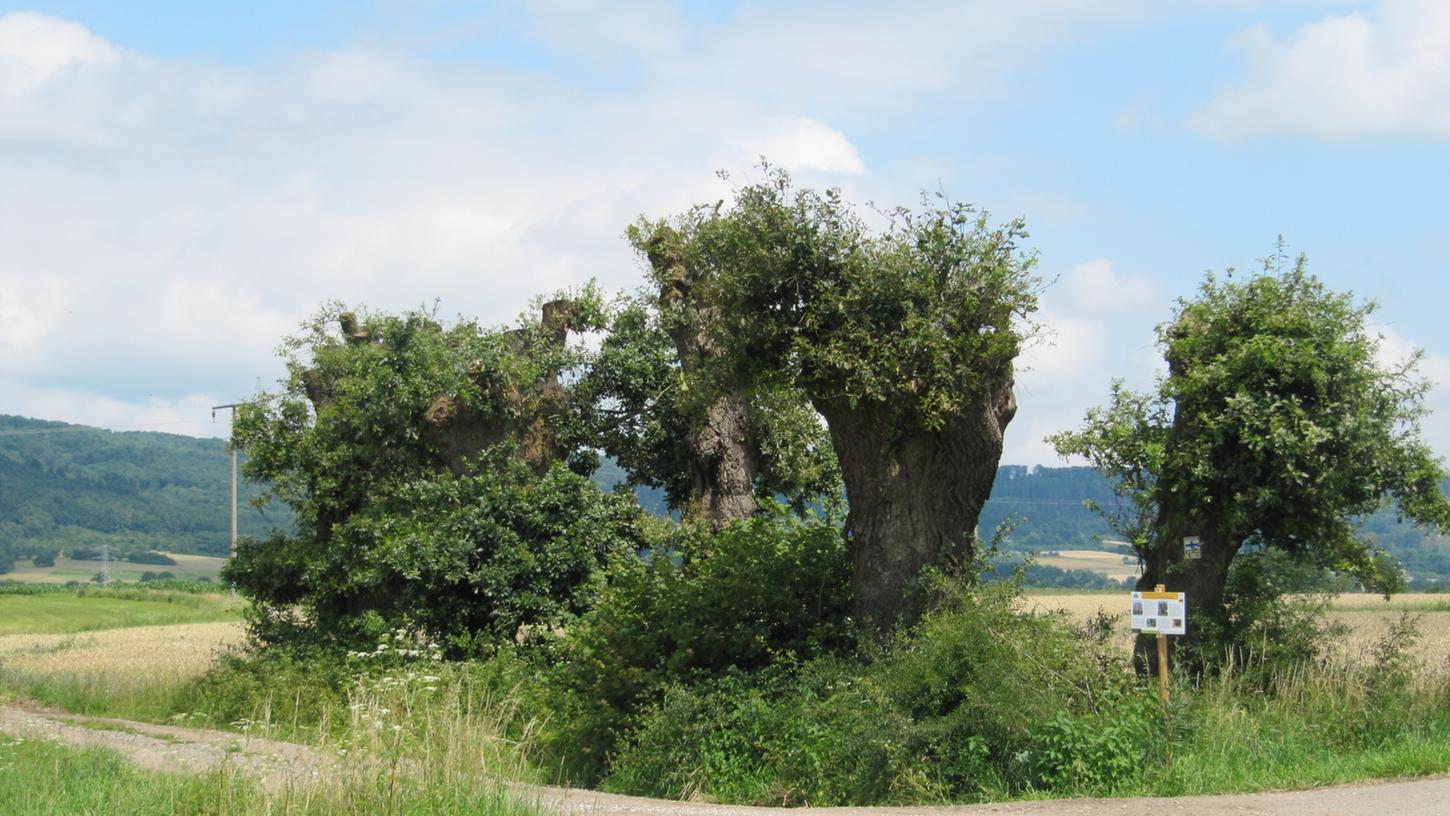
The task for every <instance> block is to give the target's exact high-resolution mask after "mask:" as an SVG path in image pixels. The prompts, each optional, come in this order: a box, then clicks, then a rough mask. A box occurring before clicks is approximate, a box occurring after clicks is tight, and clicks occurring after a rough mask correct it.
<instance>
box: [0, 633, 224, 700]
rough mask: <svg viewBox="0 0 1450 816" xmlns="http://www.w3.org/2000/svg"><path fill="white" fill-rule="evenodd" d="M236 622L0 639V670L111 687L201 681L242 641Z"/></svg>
mask: <svg viewBox="0 0 1450 816" xmlns="http://www.w3.org/2000/svg"><path fill="white" fill-rule="evenodd" d="M243 636H244V630H243V626H242V624H241V623H238V622H236V621H224V622H219V623H183V624H174V625H171V626H137V627H132V628H129V629H106V630H101V631H96V632H81V633H76V634H50V635H5V636H0V668H3V669H4V671H5V672H6V673H12V674H18V675H24V676H26V677H29V678H36V679H42V678H57V679H59V678H76V677H91V678H93V679H95V680H97V681H102V680H104V681H107V682H112V683H116V684H127V683H130V682H135V683H138V684H139V683H143V682H153V681H155V680H157V679H163V678H164V679H166V680H168V681H178V682H179V681H185V680H189V679H192V678H195V677H199V676H201V675H202V674H203V673H205V672H206V670H207V669H208V668H210V667H211V665H212V663H213V661H215V659H216V656H217V654H218V653H219V652H221V651H222V650H223V649H226V648H229V647H231V646H235V645H237V644H240V643H241V642H242V639H243Z"/></svg>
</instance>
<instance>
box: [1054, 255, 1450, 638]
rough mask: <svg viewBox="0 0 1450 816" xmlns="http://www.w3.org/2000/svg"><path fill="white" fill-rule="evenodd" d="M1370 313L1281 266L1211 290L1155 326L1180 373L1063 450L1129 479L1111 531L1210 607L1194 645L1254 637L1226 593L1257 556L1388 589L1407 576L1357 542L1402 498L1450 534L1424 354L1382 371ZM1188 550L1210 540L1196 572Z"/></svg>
mask: <svg viewBox="0 0 1450 816" xmlns="http://www.w3.org/2000/svg"><path fill="white" fill-rule="evenodd" d="M1372 310H1373V305H1372V304H1361V303H1357V302H1356V301H1355V300H1354V299H1353V298H1352V297H1351V296H1350V295H1348V294H1341V293H1336V292H1332V291H1330V290H1328V289H1327V288H1326V287H1325V286H1324V285H1323V284H1322V283H1321V282H1320V281H1319V280H1318V279H1316V278H1315V277H1314V276H1312V275H1310V274H1309V273H1308V271H1307V269H1306V266H1305V261H1304V259H1303V258H1302V257H1300V258H1299V259H1298V261H1297V262H1296V263H1294V264H1293V265H1289V264H1288V263H1287V262H1286V260H1285V259H1284V257H1283V256H1282V255H1279V256H1276V257H1273V258H1270V259H1268V260H1266V262H1265V269H1264V271H1263V272H1261V273H1258V274H1253V275H1249V276H1247V278H1246V279H1242V280H1236V279H1235V278H1234V277H1233V273H1232V272H1230V274H1229V276H1228V278H1227V279H1224V280H1220V279H1219V278H1217V277H1215V276H1213V275H1209V276H1208V277H1207V278H1206V280H1205V281H1204V283H1203V284H1202V286H1201V287H1200V289H1199V292H1198V294H1197V296H1196V297H1194V298H1192V299H1181V300H1180V301H1179V302H1178V306H1177V310H1176V313H1175V315H1174V316H1173V319H1172V320H1171V321H1169V322H1168V323H1166V324H1164V325H1162V326H1160V327H1159V329H1158V344H1159V347H1160V348H1161V349H1162V350H1163V354H1164V357H1165V359H1166V360H1167V362H1168V373H1167V374H1166V375H1164V376H1162V377H1160V378H1159V381H1158V384H1157V388H1156V389H1155V391H1154V392H1153V393H1152V394H1135V393H1132V392H1129V391H1127V390H1125V389H1124V388H1122V386H1121V384H1115V385H1114V387H1113V391H1112V398H1111V402H1110V403H1109V405H1108V407H1106V408H1104V409H1093V410H1092V411H1090V412H1089V413H1088V415H1087V419H1086V422H1085V424H1084V426H1083V427H1082V428H1081V429H1080V430H1078V431H1074V432H1069V433H1061V434H1057V435H1055V436H1053V437H1051V438H1050V440H1051V441H1052V442H1053V444H1054V445H1055V446H1056V447H1057V449H1058V451H1059V452H1060V453H1062V454H1063V455H1077V456H1082V457H1085V458H1086V459H1088V461H1090V462H1091V463H1092V464H1093V465H1094V466H1095V467H1097V468H1098V469H1099V470H1101V471H1102V472H1103V473H1104V474H1106V475H1107V476H1108V477H1109V478H1110V479H1112V480H1113V481H1114V485H1115V487H1114V490H1115V492H1116V493H1117V494H1118V495H1119V496H1120V497H1122V498H1123V499H1124V505H1125V506H1126V508H1127V510H1126V512H1124V513H1121V514H1118V515H1110V517H1109V520H1110V521H1111V522H1113V523H1114V524H1115V526H1116V527H1117V528H1118V529H1119V531H1121V532H1122V533H1124V534H1125V536H1127V537H1128V538H1129V539H1130V540H1131V541H1132V542H1133V543H1134V545H1135V546H1136V547H1137V548H1138V551H1139V554H1140V555H1141V556H1143V557H1144V559H1145V560H1146V561H1147V562H1148V564H1149V567H1150V570H1152V571H1154V572H1155V575H1154V576H1153V577H1154V578H1155V579H1156V580H1159V581H1164V580H1166V581H1167V582H1168V583H1170V584H1174V585H1175V586H1180V587H1183V588H1187V589H1190V590H1191V591H1196V592H1197V593H1198V609H1199V610H1200V611H1201V614H1202V615H1203V616H1204V618H1205V619H1204V620H1203V621H1201V622H1200V623H1199V624H1198V625H1196V626H1195V628H1194V629H1193V630H1191V633H1190V637H1191V639H1197V638H1199V637H1200V636H1210V637H1213V638H1214V639H1215V640H1216V642H1217V647H1218V648H1221V647H1222V646H1225V645H1227V644H1229V643H1232V642H1234V641H1235V640H1238V639H1240V637H1241V636H1243V635H1245V634H1247V629H1246V627H1251V626H1252V625H1253V618H1252V617H1251V616H1250V615H1248V614H1246V610H1247V609H1248V605H1247V604H1248V603H1251V601H1244V600H1243V599H1237V600H1236V599H1235V597H1234V596H1233V595H1223V594H1222V593H1224V592H1231V591H1233V590H1234V589H1235V587H1234V586H1232V585H1229V586H1226V585H1225V584H1226V581H1227V577H1228V574H1229V568H1230V565H1231V564H1232V562H1233V561H1234V557H1235V555H1237V554H1238V553H1239V552H1240V550H1241V549H1243V548H1245V547H1249V548H1250V549H1251V550H1262V549H1274V550H1279V551H1282V552H1284V553H1287V554H1288V555H1290V556H1291V557H1293V558H1296V559H1300V560H1302V561H1304V562H1306V563H1309V564H1312V565H1315V566H1316V567H1321V568H1324V569H1328V570H1332V571H1334V572H1335V573H1338V574H1340V575H1347V576H1352V577H1353V578H1355V579H1357V580H1358V581H1359V582H1360V583H1362V584H1363V585H1364V586H1366V587H1369V588H1373V589H1376V590H1379V591H1384V592H1389V591H1392V590H1394V589H1396V588H1397V587H1398V586H1400V585H1402V578H1401V574H1400V572H1399V570H1398V568H1397V567H1396V565H1395V564H1394V563H1393V561H1392V560H1391V559H1388V558H1386V557H1384V556H1383V554H1382V552H1381V551H1380V550H1379V549H1378V548H1377V547H1375V546H1374V545H1373V544H1372V543H1371V542H1369V541H1366V540H1364V539H1363V538H1361V537H1360V536H1359V535H1357V532H1356V530H1357V522H1358V520H1360V519H1362V518H1364V517H1365V516H1368V515H1370V514H1372V513H1374V512H1375V511H1376V510H1379V509H1380V508H1381V507H1382V505H1383V504H1384V503H1385V502H1386V501H1388V500H1393V501H1394V502H1396V503H1397V505H1398V507H1399V508H1400V511H1401V512H1402V513H1403V514H1404V515H1407V516H1409V517H1410V518H1412V519H1414V520H1416V521H1417V522H1419V523H1421V524H1424V525H1426V526H1429V527H1433V528H1436V529H1439V530H1442V531H1443V530H1445V529H1447V527H1450V502H1447V501H1446V499H1445V497H1444V495H1443V494H1442V493H1441V488H1440V485H1441V483H1442V481H1444V480H1445V478H1446V473H1445V471H1444V468H1443V466H1442V464H1441V461H1440V460H1439V459H1437V458H1436V457H1435V456H1434V455H1433V454H1432V452H1431V451H1430V449H1429V448H1428V446H1426V444H1425V443H1424V442H1423V441H1422V440H1421V438H1420V433H1419V427H1420V426H1419V423H1420V420H1421V418H1422V417H1423V416H1424V414H1425V409H1424V406H1423V398H1424V394H1425V390H1426V388H1427V386H1426V384H1425V382H1424V381H1423V380H1421V379H1420V378H1419V377H1418V376H1417V375H1416V374H1415V366H1416V363H1417V362H1418V360H1419V356H1418V355H1415V356H1412V357H1411V358H1410V359H1408V360H1406V361H1404V362H1402V363H1398V364H1395V365H1392V366H1384V365H1382V364H1381V363H1379V362H1378V358H1377V354H1378V351H1379V340H1378V339H1377V338H1376V337H1375V336H1374V335H1373V334H1372V333H1371V331H1370V330H1369V328H1368V326H1367V325H1366V324H1367V320H1368V318H1369V315H1370V314H1371V312H1372ZM1120 506H1121V505H1120ZM1187 535H1198V536H1201V538H1202V541H1203V552H1204V557H1203V558H1202V559H1200V560H1197V561H1185V560H1184V559H1183V547H1182V545H1181V540H1182V537H1184V536H1187ZM1243 586H1245V587H1248V586H1249V584H1243ZM1253 588H1254V589H1255V591H1261V590H1265V589H1270V587H1267V586H1266V585H1264V584H1254V585H1253ZM1236 604H1237V605H1238V606H1237V609H1235V605H1236ZM1195 620H1197V617H1195ZM1210 651H1211V650H1210Z"/></svg>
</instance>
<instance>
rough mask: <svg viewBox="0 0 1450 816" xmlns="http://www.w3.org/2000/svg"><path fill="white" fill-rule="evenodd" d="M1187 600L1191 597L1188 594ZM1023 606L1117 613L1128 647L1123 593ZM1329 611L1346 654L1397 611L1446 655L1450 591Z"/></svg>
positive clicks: (1368, 599) (1048, 598) (1041, 597)
mask: <svg viewBox="0 0 1450 816" xmlns="http://www.w3.org/2000/svg"><path fill="white" fill-rule="evenodd" d="M1188 601H1189V605H1190V606H1191V605H1192V603H1193V599H1192V598H1189V599H1188ZM1025 604H1026V605H1027V606H1028V607H1029V608H1035V609H1041V610H1044V611H1057V610H1060V611H1063V612H1066V613H1067V614H1069V615H1071V616H1072V617H1074V618H1077V619H1079V620H1086V619H1087V618H1089V617H1091V616H1092V615H1093V614H1094V613H1096V612H1098V611H1103V612H1106V613H1108V614H1110V615H1117V616H1119V620H1118V626H1117V632H1118V634H1117V638H1118V639H1119V640H1121V642H1122V644H1123V648H1124V649H1129V648H1132V642H1133V634H1132V630H1131V629H1129V628H1128V592H1127V590H1123V591H1118V592H1112V591H1109V592H1061V593H1057V592H1052V591H1048V590H1038V591H1034V592H1032V593H1031V594H1030V595H1028V596H1027V597H1026V599H1025ZM1330 610H1331V611H1330V615H1331V616H1333V617H1334V618H1335V619H1337V620H1339V621H1341V622H1343V623H1344V624H1346V625H1347V626H1348V627H1349V630H1350V634H1349V635H1348V636H1347V637H1346V638H1344V639H1342V640H1341V641H1339V642H1338V643H1336V644H1335V647H1336V648H1337V649H1338V650H1339V651H1340V653H1341V654H1342V655H1344V656H1347V657H1359V656H1365V655H1368V654H1369V649H1370V647H1371V646H1372V645H1373V644H1374V642H1375V641H1376V640H1377V639H1378V638H1380V637H1381V636H1383V635H1384V634H1385V632H1386V631H1387V630H1388V629H1389V627H1390V625H1391V624H1392V623H1394V622H1395V620H1397V619H1398V618H1399V616H1400V615H1402V614H1410V615H1412V616H1416V617H1418V619H1419V631H1420V635H1421V638H1422V639H1421V641H1420V647H1419V649H1417V651H1418V653H1419V654H1421V655H1424V656H1425V658H1426V660H1428V661H1432V662H1434V663H1436V664H1440V663H1443V662H1444V660H1445V655H1447V654H1450V595H1440V594H1428V593H1412V592H1407V593H1403V594H1400V595H1393V596H1391V597H1390V599H1389V600H1388V601H1386V600H1385V599H1384V597H1383V596H1381V595H1365V594H1359V593H1356V594H1352V595H1341V596H1339V597H1338V598H1337V599H1336V600H1335V602H1334V604H1333V605H1332V606H1331V608H1330Z"/></svg>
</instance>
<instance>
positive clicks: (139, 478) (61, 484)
mask: <svg viewBox="0 0 1450 816" xmlns="http://www.w3.org/2000/svg"><path fill="white" fill-rule="evenodd" d="M43 431H44V432H43ZM227 456H228V452H227V447H226V443H225V442H224V441H222V440H219V439H198V438H194V437H189V436H183V435H179V434H169V433H158V432H154V431H126V432H114V431H107V430H102V429H95V428H86V427H84V426H79V425H68V424H66V423H63V422H52V421H46V420H38V419H27V418H23V417H16V416H0V566H3V565H4V564H5V563H7V562H8V560H9V559H8V558H7V557H6V554H9V556H10V557H11V558H13V557H24V556H27V555H30V554H33V552H52V551H55V550H64V549H67V548H70V547H81V546H94V545H96V544H99V543H101V542H103V541H105V542H109V543H111V544H112V545H113V546H118V547H120V548H121V550H122V551H130V550H147V549H161V550H167V551H171V552H183V553H200V554H205V555H225V554H226V552H227V537H228V517H227V509H226V508H227V500H228V481H227V479H228V476H227ZM594 478H595V479H596V480H597V481H599V482H601V483H602V484H605V485H613V484H615V483H618V482H622V481H624V480H625V478H626V477H625V473H624V472H623V470H622V469H621V468H619V467H618V466H617V465H615V464H614V463H613V462H611V461H609V460H605V461H604V463H603V464H602V466H601V467H600V469H599V470H598V471H597V472H596V473H595V474H594ZM1446 487H1447V489H1450V485H1447V486H1446ZM241 491H242V494H241V495H242V507H241V511H240V516H239V525H240V527H241V534H242V535H253V536H257V535H265V534H266V533H267V531H269V530H270V529H271V528H272V527H279V528H284V529H285V528H288V527H290V525H291V524H292V516H291V513H290V511H289V510H288V509H287V508H285V507H276V506H271V507H269V508H268V510H267V512H266V513H262V512H260V511H258V510H256V509H255V508H252V507H251V506H249V505H248V504H247V503H246V502H247V500H248V498H249V497H250V496H251V495H252V494H253V493H254V492H255V488H254V487H253V486H251V485H247V484H245V483H243V485H242V486H241ZM637 494H638V496H639V501H640V504H641V505H642V506H643V507H644V508H645V509H647V510H650V511H652V512H657V513H663V512H664V508H665V501H664V496H663V494H662V493H661V492H660V491H659V490H656V489H651V488H647V487H645V488H639V489H638V490H637ZM1085 500H1092V501H1096V502H1099V503H1101V504H1104V505H1110V504H1111V503H1112V502H1113V500H1114V499H1113V494H1112V491H1111V489H1110V488H1109V486H1108V483H1107V481H1106V480H1105V479H1104V478H1103V477H1102V476H1101V475H1100V474H1098V473H1097V472H1096V471H1094V470H1093V469H1092V468H1087V467H1044V466H1036V467H1034V466H1025V465H1003V466H1001V467H1000V468H998V471H997V480H996V483H995V485H994V487H993V490H992V498H991V500H990V501H988V502H987V506H986V507H985V508H984V509H983V511H982V516H981V522H980V526H981V530H982V533H983V537H984V538H990V537H991V532H992V531H993V530H995V529H996V527H997V525H998V524H999V523H1001V522H1002V521H1003V520H1005V519H1007V518H1008V517H1016V520H1017V524H1016V526H1015V527H1014V529H1013V530H1012V533H1011V535H1010V536H1009V537H1008V538H1007V539H1006V540H1005V542H1004V545H1005V547H1006V548H1007V549H1009V550H1012V551H1017V552H1042V551H1049V550H1066V549H1097V548H1099V547H1101V546H1103V545H1102V544H1101V539H1102V538H1103V537H1107V538H1111V533H1110V532H1109V530H1108V528H1107V525H1106V524H1105V523H1104V522H1103V520H1102V518H1101V516H1099V515H1098V514H1097V513H1094V512H1092V511H1090V510H1088V509H1086V508H1085V507H1084V506H1083V502H1084V501H1085ZM1364 530H1365V532H1366V533H1368V534H1370V535H1372V536H1374V538H1375V540H1376V542H1377V543H1379V545H1380V546H1382V547H1384V548H1385V549H1387V550H1388V551H1390V552H1391V553H1393V554H1394V555H1395V556H1396V557H1398V558H1399V559H1400V562H1401V563H1402V564H1403V565H1404V567H1405V568H1406V570H1407V571H1408V572H1409V574H1410V575H1411V576H1412V577H1417V578H1434V577H1450V540H1447V539H1446V538H1445V537H1443V536H1435V535H1433V534H1427V533H1425V532H1424V531H1422V530H1420V529H1418V528H1416V527H1414V526H1412V525H1410V524H1407V523H1406V524H1400V523H1398V522H1397V521H1396V518H1395V514H1394V513H1393V511H1390V510H1385V511H1381V512H1380V513H1378V514H1376V515H1374V516H1373V517H1371V518H1370V519H1368V520H1367V521H1366V523H1365V526H1364Z"/></svg>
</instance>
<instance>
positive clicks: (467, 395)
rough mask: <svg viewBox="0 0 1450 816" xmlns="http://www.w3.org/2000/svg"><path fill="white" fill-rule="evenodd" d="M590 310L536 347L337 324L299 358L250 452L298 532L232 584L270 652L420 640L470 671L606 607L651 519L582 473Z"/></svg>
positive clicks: (320, 320)
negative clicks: (575, 461) (468, 661)
mask: <svg viewBox="0 0 1450 816" xmlns="http://www.w3.org/2000/svg"><path fill="white" fill-rule="evenodd" d="M584 294H585V295H586V297H583V298H577V299H574V300H571V301H569V302H568V303H567V304H566V303H564V302H562V301H551V302H550V303H549V304H544V309H543V315H542V317H541V318H539V319H536V320H533V321H528V322H525V324H524V325H523V326H522V327H520V328H519V329H516V330H502V329H494V330H489V329H483V328H481V327H479V326H478V325H476V324H474V323H471V322H467V321H460V322H458V323H456V324H455V325H453V326H452V327H450V328H445V327H444V326H443V325H441V324H440V323H439V322H438V321H437V320H436V319H435V318H434V317H433V316H432V315H431V314H428V313H425V312H410V313H407V314H404V315H400V316H391V315H379V314H363V315H361V316H359V315H358V314H356V313H354V312H350V311H347V310H345V309H343V308H342V307H341V306H338V305H334V306H333V307H330V308H328V309H326V310H324V311H323V312H322V313H321V314H319V315H318V316H317V317H316V318H315V319H314V320H312V321H311V322H310V323H309V324H308V325H306V326H305V327H304V331H303V333H302V334H300V335H299V336H297V337H294V338H292V339H290V340H289V341H288V342H287V344H286V345H285V347H284V349H285V354H286V356H287V363H288V372H289V375H288V379H287V380H286V381H285V383H284V388H283V389H282V390H281V391H280V392H278V393H272V394H261V395H259V396H258V397H257V398H255V399H253V400H251V401H249V402H247V403H245V404H243V405H242V406H240V407H239V408H238V410H237V418H236V422H235V426H234V432H233V441H234V443H235V444H237V445H239V446H240V447H242V448H244V449H245V450H247V451H248V453H249V454H250V455H249V457H248V459H247V461H246V467H245V472H246V474H247V476H248V477H249V478H250V479H252V480H255V481H259V482H263V483H264V484H266V485H267V489H268V491H269V495H272V496H275V497H277V498H279V499H281V500H283V501H285V502H286V503H288V504H289V505H291V506H292V507H293V508H294V510H295V511H296V513H297V522H298V523H297V531H296V533H295V534H294V535H286V534H274V535H273V536H271V537H270V538H267V539H263V540H257V539H252V540H248V541H245V542H243V543H242V544H241V545H239V547H238V552H237V556H236V558H235V559H234V560H233V561H232V563H231V564H230V565H228V567H227V569H226V571H225V573H224V577H225V578H227V579H228V580H231V581H234V582H236V584H237V585H238V586H239V587H241V588H242V589H243V590H244V591H245V592H246V593H247V594H248V595H249V596H250V597H252V599H253V600H254V601H255V602H256V608H255V610H254V622H255V623H256V624H257V625H256V627H255V628H256V631H257V633H258V634H259V635H260V636H261V637H263V638H264V639H265V638H267V637H278V638H280V637H285V636H288V635H289V634H294V633H295V632H296V630H298V629H309V630H310V631H311V632H312V633H313V634H316V635H318V636H322V637H326V638H333V639H339V640H342V641H347V640H353V639H362V638H368V637H374V636H376V635H377V633H378V631H379V630H380V629H387V628H391V627H394V626H406V627H409V628H414V629H417V630H420V631H423V632H425V633H426V634H428V635H430V636H432V637H434V638H437V639H438V640H439V641H440V642H442V643H444V644H446V645H447V646H448V647H449V648H450V649H452V650H454V651H456V652H461V651H467V650H470V649H473V648H476V647H477V646H478V644H479V643H480V642H482V641H486V640H489V639H499V638H511V637H513V636H515V634H516V633H517V632H518V631H519V630H520V628H521V627H525V626H528V625H532V624H541V625H552V624H556V623H558V622H560V621H561V620H564V619H566V618H567V617H568V616H570V615H572V614H574V613H577V612H578V611H580V610H581V609H582V608H583V607H584V606H585V605H586V598H587V593H586V588H587V585H588V584H589V582H590V581H591V580H592V579H593V577H594V576H595V575H596V574H597V572H598V570H599V568H600V567H601V566H602V565H603V564H604V563H605V562H606V561H607V560H608V559H609V558H610V557H612V556H613V555H615V554H617V553H621V552H629V551H632V550H633V549H635V548H637V547H638V528H637V525H638V523H639V521H640V511H639V509H638V507H637V505H636V504H635V503H634V502H633V500H632V499H630V498H629V497H627V496H624V495H606V494H603V493H601V492H600V490H599V489H598V488H597V487H596V486H595V485H594V484H593V483H592V482H590V481H589V480H588V479H587V478H586V477H585V476H583V475H580V474H576V473H574V472H572V471H570V470H568V469H567V468H566V467H565V464H564V460H565V459H566V457H567V454H568V453H569V452H570V451H572V450H574V449H575V448H576V446H575V445H574V444H573V442H572V441H569V440H570V436H569V435H570V434H572V433H574V432H575V431H576V430H577V428H578V427H579V425H578V422H577V418H575V417H573V416H572V414H571V413H570V411H569V400H568V398H567V395H566V394H565V393H564V389H563V386H562V385H561V384H560V382H559V374H560V372H561V371H564V370H566V369H568V368H569V367H570V366H571V364H572V361H573V359H575V355H576V354H578V353H579V352H578V350H577V349H576V348H573V347H570V346H568V345H567V344H566V343H565V334H566V332H567V326H566V325H565V323H564V322H563V321H564V318H565V317H568V318H569V319H571V320H574V321H581V322H582V321H585V320H587V319H589V316H590V315H591V314H593V313H594V312H593V310H594V309H595V308H596V307H597V302H594V301H591V300H590V298H589V297H587V296H588V295H589V294H590V293H589V292H586V293H584ZM577 324H578V323H576V325H577Z"/></svg>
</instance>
